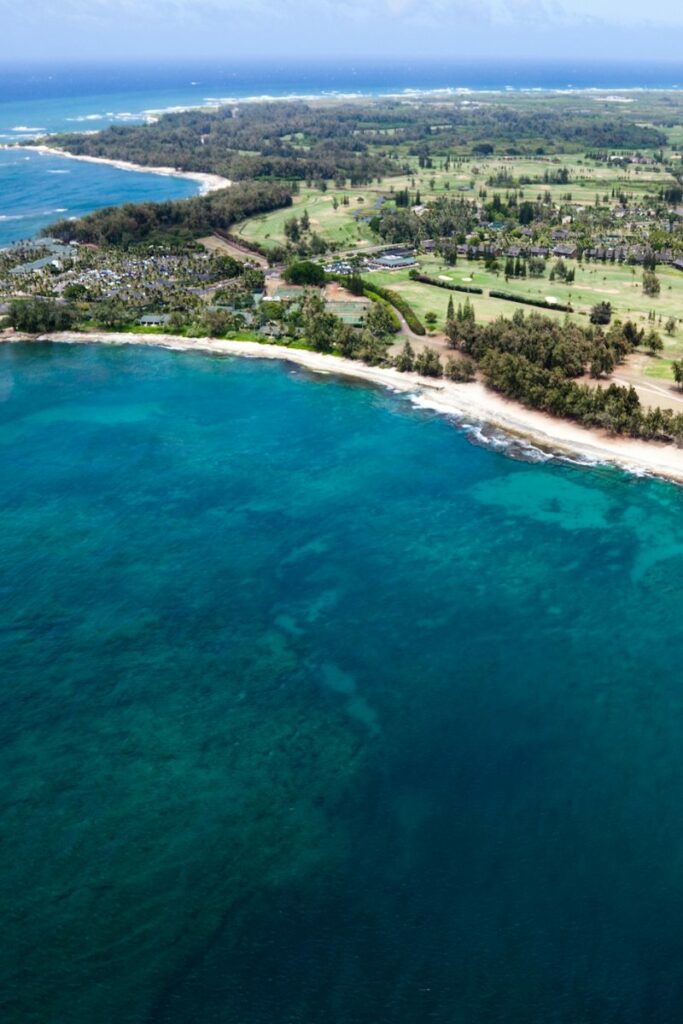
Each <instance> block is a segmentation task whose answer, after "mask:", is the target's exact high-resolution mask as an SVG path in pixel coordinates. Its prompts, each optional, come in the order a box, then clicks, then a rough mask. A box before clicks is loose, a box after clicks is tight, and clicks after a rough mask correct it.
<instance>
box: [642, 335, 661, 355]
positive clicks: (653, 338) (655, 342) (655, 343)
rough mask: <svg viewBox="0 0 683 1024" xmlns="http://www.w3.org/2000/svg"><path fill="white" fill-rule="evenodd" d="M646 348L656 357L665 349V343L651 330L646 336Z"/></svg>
mask: <svg viewBox="0 0 683 1024" xmlns="http://www.w3.org/2000/svg"><path fill="white" fill-rule="evenodd" d="M645 347H646V348H647V350H648V352H649V353H650V355H651V356H656V355H657V353H658V352H661V351H662V349H663V348H664V342H663V341H662V339H661V337H660V336H659V334H657V332H656V331H655V330H654V329H650V330H649V331H648V333H647V334H646V336H645Z"/></svg>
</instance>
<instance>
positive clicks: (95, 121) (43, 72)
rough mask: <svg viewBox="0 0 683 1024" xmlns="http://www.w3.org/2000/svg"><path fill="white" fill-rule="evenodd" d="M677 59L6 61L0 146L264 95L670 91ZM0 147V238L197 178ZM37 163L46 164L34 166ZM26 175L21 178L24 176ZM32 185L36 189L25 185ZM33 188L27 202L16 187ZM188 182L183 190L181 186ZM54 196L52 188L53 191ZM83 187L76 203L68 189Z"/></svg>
mask: <svg viewBox="0 0 683 1024" xmlns="http://www.w3.org/2000/svg"><path fill="white" fill-rule="evenodd" d="M682 87H683V63H668V64H667V63H661V62H660V63H654V62H650V63H647V62H641V63H638V62H633V61H632V62H628V63H627V62H622V63H620V62H580V61H571V62H570V61H566V62H562V61H555V62H543V61H535V62H532V61H517V62H512V61H509V62H506V61H500V60H497V61H482V60H480V61H463V60H460V61H445V60H443V59H434V60H430V61H424V60H422V61H418V60H414V61H383V60H375V61H367V60H359V61H355V62H351V61H325V62H321V61H318V62H316V61H315V60H312V61H310V62H308V63H306V64H303V63H301V62H297V63H291V62H290V63H279V62H277V61H273V60H270V61H267V62H256V61H251V62H249V63H246V62H239V61H233V62H226V63H224V64H220V63H216V62H203V63H202V62H198V63H195V64H158V63H155V62H150V63H147V64H144V63H138V64H134V65H131V64H113V65H110V66H102V65H97V66H90V65H88V64H80V65H68V66H60V65H58V64H55V65H54V66H46V65H43V66H36V67H31V66H27V65H25V64H22V65H14V64H12V63H11V62H7V63H6V64H5V65H4V66H3V68H2V69H0V145H11V143H12V142H17V141H29V140H30V139H32V138H35V137H36V136H38V135H45V134H50V133H54V132H72V131H97V130H99V129H102V128H105V127H108V126H110V125H125V124H136V123H142V122H144V121H146V120H148V119H149V118H151V117H156V116H158V115H159V114H160V113H163V112H165V111H172V110H178V109H184V108H187V107H197V106H207V105H209V106H210V105H217V104H220V103H226V102H230V101H231V100H247V99H258V98H264V97H272V98H279V99H282V98H286V97H314V96H337V97H343V96H357V95H368V96H382V95H408V96H414V95H417V96H419V95H423V94H433V93H438V94H443V95H449V94H457V93H459V92H462V91H463V90H464V91H468V90H472V91H477V90H497V91H505V90H513V91H514V90H538V89H540V90H566V89H647V88H657V89H679V88H682ZM12 156H13V155H10V157H9V158H8V157H7V156H6V154H5V153H3V152H2V151H0V246H2V245H6V244H8V243H10V242H12V241H16V240H18V239H21V238H25V237H30V236H31V235H32V234H34V233H35V232H37V231H39V230H41V229H43V228H44V227H46V226H47V225H48V224H49V223H50V222H51V220H54V216H53V214H52V212H49V213H45V212H44V211H52V210H53V209H55V208H66V210H67V212H66V214H65V215H66V216H78V215H80V214H82V213H84V212H87V211H88V210H91V209H96V208H98V207H101V206H105V205H110V204H111V203H121V202H124V201H127V200H129V199H130V200H132V201H134V200H136V199H143V198H144V199H153V198H158V199H167V198H181V197H183V196H185V195H187V194H190V193H191V192H192V191H193V192H195V193H196V191H197V186H196V185H189V186H188V185H187V184H186V183H179V182H178V181H173V180H168V179H163V178H160V177H158V176H154V177H150V176H147V177H144V178H135V177H134V176H133V175H132V174H126V175H125V177H121V174H122V173H123V172H117V173H116V174H113V173H110V172H107V171H103V170H98V169H95V170H93V169H91V168H89V169H87V170H85V169H83V167H82V166H81V167H80V168H79V169H77V170H75V169H74V167H73V165H72V164H69V165H68V168H69V170H70V171H71V173H72V174H74V175H75V176H76V177H75V178H73V179H72V181H73V184H74V189H73V193H72V194H67V192H68V190H67V187H66V182H63V183H62V184H63V185H64V190H63V194H62V190H60V189H57V188H56V186H55V183H54V181H52V180H50V177H49V176H48V175H47V174H45V175H44V177H43V187H40V186H39V182H40V175H39V173H35V174H34V173H33V171H36V172H37V171H38V169H39V168H40V165H37V167H34V166H28V165H27V168H26V175H23V174H21V173H19V172H18V171H17V170H16V165H15V164H14V162H13V159H12ZM8 162H9V164H8ZM43 170H47V165H45V166H44V167H43ZM29 179H30V180H29ZM36 185H38V186H39V187H38V188H36ZM29 189H31V190H32V198H31V202H30V208H29V209H26V208H25V206H26V204H25V195H24V193H25V191H28V190H29ZM188 189H189V190H190V193H188ZM55 193H56V195H55ZM81 193H82V195H83V201H81V202H79V201H78V197H79V196H80V195H81Z"/></svg>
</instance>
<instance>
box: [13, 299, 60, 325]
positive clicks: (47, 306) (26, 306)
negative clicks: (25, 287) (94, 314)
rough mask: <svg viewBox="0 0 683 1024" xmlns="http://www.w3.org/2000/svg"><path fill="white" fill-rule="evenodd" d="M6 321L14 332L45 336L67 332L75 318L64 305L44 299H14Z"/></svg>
mask: <svg viewBox="0 0 683 1024" xmlns="http://www.w3.org/2000/svg"><path fill="white" fill-rule="evenodd" d="M7 320H8V322H9V325H10V327H13V328H14V329H15V331H21V332H22V333H25V334H47V333H49V332H50V331H68V330H69V328H70V327H72V326H73V324H74V320H75V317H74V314H73V312H72V310H71V309H70V307H69V306H66V305H58V304H57V303H56V302H52V301H48V300H45V299H15V300H14V301H13V302H11V303H10V306H9V312H8V314H7Z"/></svg>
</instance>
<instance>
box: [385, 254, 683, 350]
mask: <svg viewBox="0 0 683 1024" xmlns="http://www.w3.org/2000/svg"><path fill="white" fill-rule="evenodd" d="M552 263H553V261H552V260H550V261H548V270H549V269H550V266H552ZM568 266H573V267H574V268H575V271H576V280H575V283H574V284H573V285H567V284H563V283H562V282H561V281H559V280H555V281H550V280H549V279H548V273H547V272H546V275H545V277H542V278H520V279H514V278H511V279H510V280H509V281H507V282H506V281H505V277H504V275H503V274H498V275H496V274H495V273H493V272H492V271H488V270H486V269H485V268H484V264H483V263H482V262H479V261H475V260H473V261H471V262H469V261H467V260H459V261H458V263H457V265H456V266H455V267H449V266H447V265H446V264H444V263H443V262H442V261H440V260H439V259H437V258H434V257H423V258H421V259H420V260H419V268H420V270H421V271H422V272H423V273H426V274H429V275H430V276H431V277H439V276H441V275H443V276H444V277H446V278H448V279H449V281H451V282H452V283H453V284H459V285H475V286H477V287H479V288H483V289H484V291H485V293H488V291H489V290H490V289H491V288H493V289H501V290H505V291H509V292H512V293H513V294H515V295H520V296H522V297H529V298H536V299H546V298H547V297H548V296H554V297H555V298H556V299H557V300H558V302H561V303H571V305H572V306H573V308H574V313H573V314H570V316H571V317H572V319H575V320H577V321H578V322H579V323H585V322H586V321H587V319H588V314H589V313H590V309H591V307H592V306H594V305H595V304H596V303H597V302H602V301H609V302H611V304H612V307H613V310H614V315H615V316H618V317H619V318H620V319H622V320H628V319H631V320H633V321H635V322H636V323H638V324H639V325H641V326H644V327H648V326H649V321H648V313H649V312H650V310H654V311H655V312H656V314H657V318H658V320H657V322H656V323H655V326H656V327H657V329H658V330H659V331H660V333H661V331H662V328H663V323H664V322H665V321H666V320H667V319H668V318H669V317H670V316H673V317H675V318H677V319H678V318H682V319H683V274H681V273H680V271H675V270H670V269H667V268H659V269H658V271H657V276H658V277H659V279H660V282H661V286H662V290H661V294H660V296H659V297H658V298H656V299H651V298H648V297H647V296H646V295H643V291H642V286H641V280H642V271H641V269H640V268H638V267H636V268H634V270H635V273H632V272H631V267H626V266H619V265H618V264H615V265H612V264H606V265H604V266H603V265H602V264H584V265H583V266H581V267H580V266H579V265H578V264H577V263H575V262H571V261H570V262H568ZM373 281H376V282H377V283H379V284H382V285H384V286H385V287H388V288H393V289H395V290H396V291H399V292H401V294H403V295H404V296H405V298H406V299H407V301H408V302H410V304H411V305H412V306H413V307H414V308H415V311H416V312H417V314H418V316H419V317H420V318H421V319H423V318H424V315H425V313H428V312H430V310H431V311H433V312H435V313H436V314H437V316H438V317H439V325H438V329H440V330H441V329H443V322H444V319H445V315H446V309H447V306H448V298H449V296H450V295H452V297H453V302H454V303H455V306H456V308H457V305H458V302H464V301H465V298H469V299H470V302H471V303H472V305H473V306H474V310H475V314H476V316H477V318H478V319H479V320H482V321H487V320H492V319H495V318H496V317H498V316H512V314H513V313H514V312H515V311H516V310H519V309H520V308H522V309H523V308H524V307H520V306H519V305H518V304H516V303H513V302H506V301H505V300H503V299H491V298H490V297H489V296H488V294H484V295H469V296H466V295H464V294H460V293H458V292H448V291H446V290H445V289H441V288H436V287H433V286H431V285H426V284H422V283H420V282H417V281H411V280H410V277H409V273H408V271H386V272H384V271H382V272H379V273H374V274H370V275H368V283H369V285H370V287H372V282H373ZM531 309H532V307H528V310H527V311H528V312H531ZM538 312H541V313H543V314H544V315H545V314H546V313H547V314H548V315H549V316H551V317H553V318H557V317H559V318H564V315H565V314H564V313H559V312H558V313H554V312H553V311H552V310H545V309H543V310H540V309H539V310H538ZM660 317H661V320H662V323H659V322H658V321H659V318H660ZM679 333H680V334H681V335H682V336H683V328H681V329H679ZM669 343H670V344H671V345H672V346H675V347H677V343H676V341H675V339H674V341H673V342H671V341H670V339H669V340H668V341H667V339H665V344H669Z"/></svg>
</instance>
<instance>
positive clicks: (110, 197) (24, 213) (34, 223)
mask: <svg viewBox="0 0 683 1024" xmlns="http://www.w3.org/2000/svg"><path fill="white" fill-rule="evenodd" d="M197 193H198V185H197V184H196V183H195V182H193V181H188V180H187V179H183V178H171V177H164V176H162V175H159V174H145V173H138V172H135V171H122V170H119V169H118V168H116V167H110V166H106V165H98V164H90V163H86V162H84V161H82V160H69V159H66V158H64V157H59V156H51V155H45V154H43V153H37V152H33V151H29V150H21V149H5V150H0V248H1V247H3V246H7V245H10V244H11V243H12V242H16V241H19V240H20V239H23V238H32V237H34V236H36V235H38V234H40V233H41V232H42V231H43V230H44V229H45V228H46V227H47V226H48V225H50V224H52V223H54V222H55V221H58V220H63V219H64V218H69V217H80V216H82V215H83V214H86V213H90V212H91V211H92V210H97V209H99V208H100V207H103V206H118V205H119V204H121V203H134V202H148V201H154V202H159V201H161V200H164V199H183V198H185V197H187V196H193V195H197Z"/></svg>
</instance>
